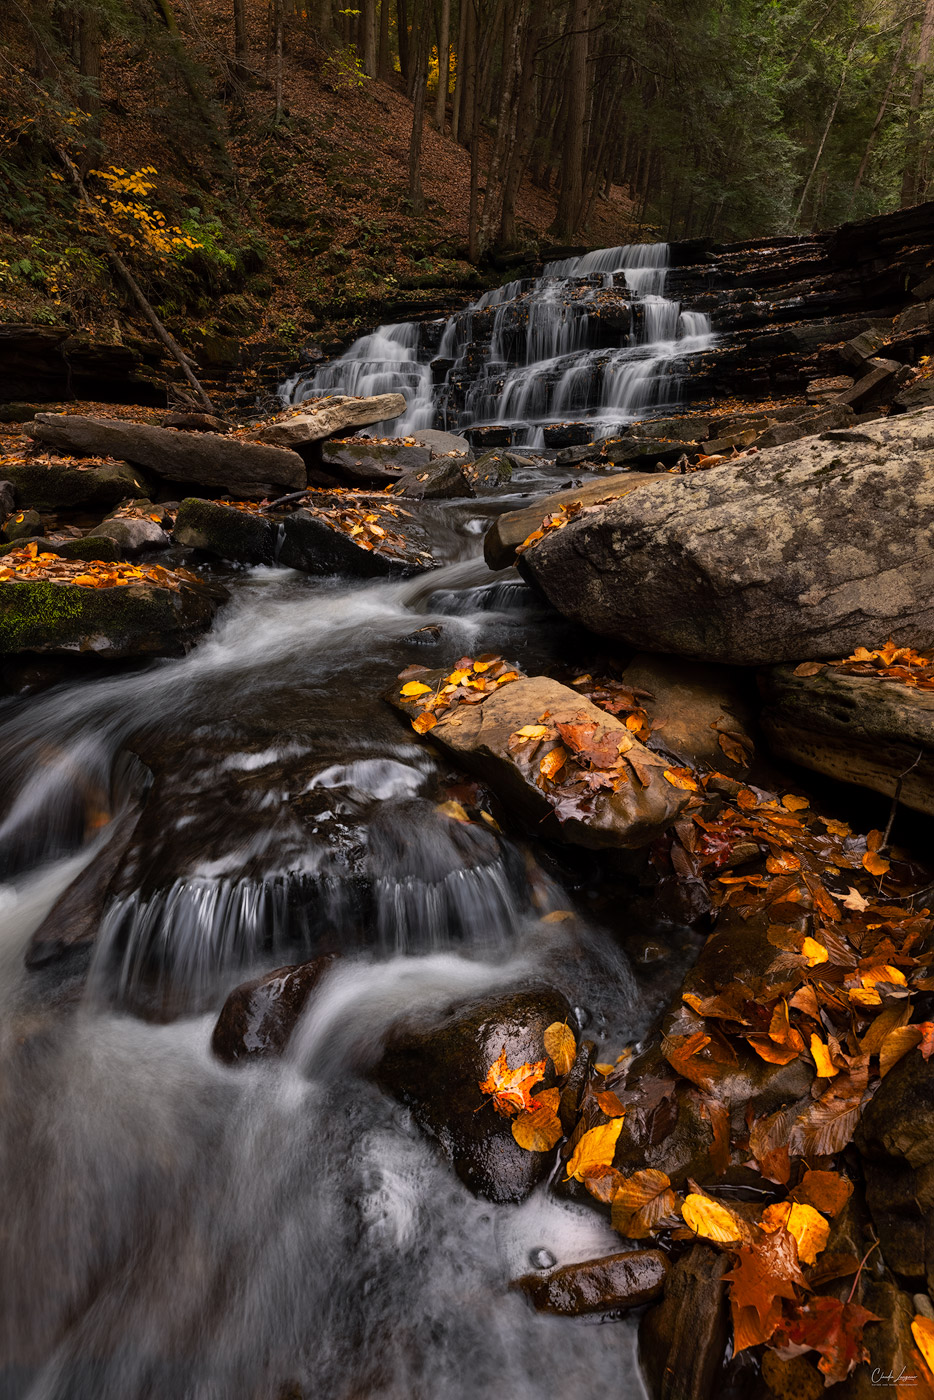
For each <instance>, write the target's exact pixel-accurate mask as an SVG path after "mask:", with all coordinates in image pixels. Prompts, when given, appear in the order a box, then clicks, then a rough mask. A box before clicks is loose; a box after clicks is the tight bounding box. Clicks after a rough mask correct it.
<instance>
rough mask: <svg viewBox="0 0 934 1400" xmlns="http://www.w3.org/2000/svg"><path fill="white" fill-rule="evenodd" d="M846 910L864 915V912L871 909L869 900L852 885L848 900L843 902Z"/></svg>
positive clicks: (848, 892)
mask: <svg viewBox="0 0 934 1400" xmlns="http://www.w3.org/2000/svg"><path fill="white" fill-rule="evenodd" d="M843 907H844V909H852V910H853V911H854V913H856V914H862V912H863V910H865V909H868V908H869V900H868V899H864V898H863V896H862V895H861V894H860V892H859V890H855V889H854V888H853V886H852V885H850V887H849V889H848V891H847V896H846V899H845V900H844V901H843Z"/></svg>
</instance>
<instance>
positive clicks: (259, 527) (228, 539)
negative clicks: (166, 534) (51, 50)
mask: <svg viewBox="0 0 934 1400" xmlns="http://www.w3.org/2000/svg"><path fill="white" fill-rule="evenodd" d="M277 533H278V526H277V525H276V524H275V523H274V522H273V521H271V520H270V519H269V518H268V517H267V516H264V515H255V514H253V512H252V511H245V510H238V509H237V507H236V506H227V505H224V504H223V503H222V502H219V501H203V500H201V499H200V498H199V497H197V496H188V497H186V499H185V500H184V501H182V503H181V505H180V506H179V508H178V514H177V515H176V517H175V530H174V531H173V534H172V538H173V540H174V542H175V543H176V544H180V545H184V546H185V548H186V549H200V550H202V551H203V552H204V553H205V554H214V555H216V556H217V558H219V559H229V560H231V561H232V562H233V563H235V564H272V563H273V562H274V561H275V551H276V537H277Z"/></svg>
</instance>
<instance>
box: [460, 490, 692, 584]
mask: <svg viewBox="0 0 934 1400" xmlns="http://www.w3.org/2000/svg"><path fill="white" fill-rule="evenodd" d="M665 480H666V478H665V477H664V476H660V475H659V474H658V473H657V472H623V473H621V474H619V475H617V476H608V477H605V478H604V479H603V480H602V481H588V482H587V484H586V485H585V486H578V487H576V488H575V487H568V488H567V490H564V491H555V492H554V493H553V494H552V495H550V496H543V497H542V499H541V500H539V501H536V502H535V504H534V505H530V506H523V507H522V509H521V510H510V511H506V512H505V514H503V515H501V516H499V517H498V518H497V520H496V522H495V523H494V524H493V525H492V526H491V527H490V529H489V530H488V531H487V534H486V538H485V540H484V541H483V557H484V559H485V560H486V562H487V563H488V564H489V566H490V568H491V569H508V568H509V566H510V564H514V563H515V562H516V550H517V549H518V547H519V545H520V544H522V542H523V540H527V539H528V537H529V535H531V534H532V533H533V531H535V530H537V529H538V528H539V527H540V525H541V523H542V521H543V520H544V519H545V516H546V515H551V513H552V512H553V511H555V510H557V509H558V507H559V506H565V505H570V504H571V502H572V501H581V502H583V504H584V505H595V504H596V503H597V502H598V501H610V500H617V499H618V498H619V497H620V496H627V495H628V494H629V492H630V491H634V490H635V488H636V487H637V486H645V485H646V484H647V483H648V484H652V485H654V484H657V483H658V482H661V481H665Z"/></svg>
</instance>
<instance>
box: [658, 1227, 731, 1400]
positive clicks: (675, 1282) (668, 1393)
mask: <svg viewBox="0 0 934 1400" xmlns="http://www.w3.org/2000/svg"><path fill="white" fill-rule="evenodd" d="M729 1267H730V1260H729V1256H728V1255H726V1254H718V1253H717V1252H716V1251H715V1250H713V1249H709V1248H708V1247H707V1246H706V1245H701V1244H696V1245H694V1247H693V1249H692V1250H691V1251H690V1253H689V1254H686V1255H685V1256H684V1257H683V1258H682V1259H679V1260H678V1262H677V1263H676V1264H674V1265H673V1266H672V1268H671V1269H670V1271H669V1273H668V1277H667V1279H666V1280H665V1296H664V1298H663V1300H662V1301H661V1303H659V1304H658V1305H657V1306H656V1307H654V1308H650V1309H649V1311H648V1312H647V1313H646V1314H645V1316H644V1318H643V1319H642V1324H641V1326H640V1328H639V1358H640V1360H641V1362H642V1368H643V1372H644V1374H645V1378H646V1381H647V1382H648V1388H649V1394H650V1395H651V1396H652V1400H713V1397H714V1396H716V1394H717V1381H718V1375H719V1371H720V1366H721V1363H722V1361H723V1356H724V1352H725V1351H726V1344H727V1338H728V1336H729V1321H728V1315H729V1309H728V1305H727V1296H726V1289H725V1288H724V1287H723V1285H722V1282H721V1280H722V1278H723V1275H724V1274H725V1273H726V1272H727V1270H728V1269H729Z"/></svg>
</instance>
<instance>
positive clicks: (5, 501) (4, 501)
mask: <svg viewBox="0 0 934 1400" xmlns="http://www.w3.org/2000/svg"><path fill="white" fill-rule="evenodd" d="M15 508H16V492H15V491H14V490H13V483H12V481H0V518H3V517H4V516H7V515H12V513H13V511H14V509H15Z"/></svg>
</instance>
